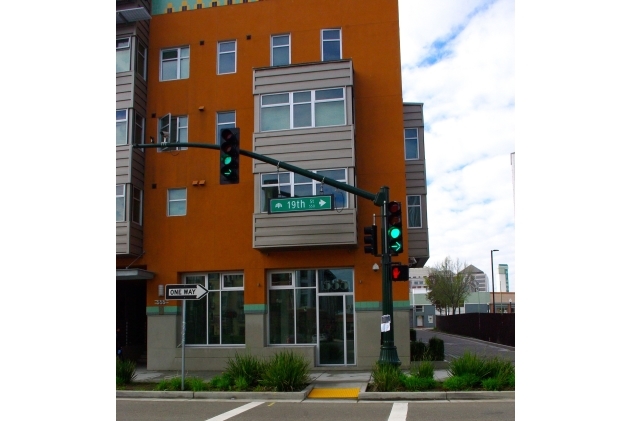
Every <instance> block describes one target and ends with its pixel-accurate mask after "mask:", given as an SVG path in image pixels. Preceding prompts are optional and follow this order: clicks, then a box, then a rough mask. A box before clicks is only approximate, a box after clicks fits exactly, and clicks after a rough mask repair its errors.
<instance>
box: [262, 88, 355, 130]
mask: <svg viewBox="0 0 631 421" xmlns="http://www.w3.org/2000/svg"><path fill="white" fill-rule="evenodd" d="M343 124H346V107H345V98H344V89H343V88H333V89H320V90H314V91H301V92H288V93H282V94H271V95H262V96H261V131H262V132H266V131H271V130H287V129H299V128H306V127H325V126H339V125H343Z"/></svg>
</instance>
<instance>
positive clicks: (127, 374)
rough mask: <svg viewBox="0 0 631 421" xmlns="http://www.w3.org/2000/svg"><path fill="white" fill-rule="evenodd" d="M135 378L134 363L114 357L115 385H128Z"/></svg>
mask: <svg viewBox="0 0 631 421" xmlns="http://www.w3.org/2000/svg"><path fill="white" fill-rule="evenodd" d="M135 378H136V363H135V362H133V361H129V360H122V359H120V358H119V357H116V385H117V386H120V385H123V384H129V383H131V382H132V381H133V380H134V379H135Z"/></svg>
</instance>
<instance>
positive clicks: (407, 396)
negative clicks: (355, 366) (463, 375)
mask: <svg viewBox="0 0 631 421" xmlns="http://www.w3.org/2000/svg"><path fill="white" fill-rule="evenodd" d="M311 389H313V385H310V386H308V387H307V388H306V389H305V390H302V391H300V392H190V391H179V392H177V391H173V392H171V391H140V390H117V391H116V397H117V398H129V399H132V398H141V399H142V398H144V399H217V400H249V401H252V400H257V401H258V400H264V401H298V402H301V401H304V400H305V399H306V398H307V396H308V395H309V393H310V392H311ZM357 400H358V401H461V400H515V391H512V390H509V391H501V392H486V391H473V392H366V391H365V388H362V390H360V392H359V396H358V397H357Z"/></svg>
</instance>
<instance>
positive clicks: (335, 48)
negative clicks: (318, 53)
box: [321, 29, 342, 61]
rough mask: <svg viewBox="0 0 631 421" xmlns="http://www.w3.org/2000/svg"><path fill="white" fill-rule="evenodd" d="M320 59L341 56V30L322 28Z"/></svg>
mask: <svg viewBox="0 0 631 421" xmlns="http://www.w3.org/2000/svg"><path fill="white" fill-rule="evenodd" d="M321 49H322V61H329V60H340V59H341V58H342V30H341V29H323V30H322V47H321Z"/></svg>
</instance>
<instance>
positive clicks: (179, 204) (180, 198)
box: [167, 188, 186, 216]
mask: <svg viewBox="0 0 631 421" xmlns="http://www.w3.org/2000/svg"><path fill="white" fill-rule="evenodd" d="M184 215H186V189H185V188H184V189H169V190H168V191H167V216H184Z"/></svg>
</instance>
